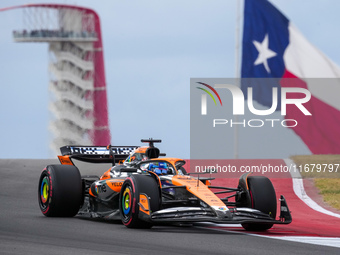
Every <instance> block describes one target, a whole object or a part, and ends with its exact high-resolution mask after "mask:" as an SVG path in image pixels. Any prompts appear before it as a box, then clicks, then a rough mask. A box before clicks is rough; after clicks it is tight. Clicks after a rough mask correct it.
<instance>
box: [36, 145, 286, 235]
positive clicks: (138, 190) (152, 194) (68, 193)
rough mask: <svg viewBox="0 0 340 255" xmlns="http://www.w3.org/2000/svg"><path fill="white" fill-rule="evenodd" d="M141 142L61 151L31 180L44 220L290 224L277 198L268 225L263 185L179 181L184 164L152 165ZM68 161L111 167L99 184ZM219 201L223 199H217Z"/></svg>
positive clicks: (154, 156)
mask: <svg viewBox="0 0 340 255" xmlns="http://www.w3.org/2000/svg"><path fill="white" fill-rule="evenodd" d="M142 142H146V143H149V145H148V146H145V147H136V146H107V147H104V146H90V147H88V146H64V147H61V154H62V155H61V156H58V158H59V161H60V163H61V164H60V165H48V166H47V167H46V168H45V169H44V170H43V171H42V173H41V176H40V178H39V186H38V201H39V206H40V209H41V212H42V213H43V214H44V215H45V216H48V217H73V216H75V215H82V216H85V217H96V218H97V217H98V218H105V219H121V221H122V222H123V224H124V225H125V226H127V227H130V228H149V227H151V226H153V225H160V224H183V223H195V222H213V223H228V224H232V223H238V224H242V226H243V227H244V228H245V229H246V230H266V229H269V228H271V227H272V226H273V224H289V223H290V222H291V221H292V217H291V214H290V211H289V209H288V205H287V203H286V200H285V198H284V197H283V196H282V195H281V197H280V199H279V201H280V206H279V208H280V215H279V216H278V217H276V214H277V198H276V194H275V190H274V188H273V185H272V183H271V181H270V180H269V179H268V178H266V177H264V176H252V175H249V174H244V175H242V176H241V177H240V179H239V183H238V186H237V187H234V188H228V187H220V186H213V185H211V182H212V180H213V178H212V177H205V176H202V175H201V176H195V175H193V174H190V173H187V172H186V170H185V163H186V162H185V161H184V160H182V159H178V158H169V157H160V156H161V155H162V154H161V153H160V151H159V149H158V148H157V147H155V146H154V143H156V142H160V140H152V139H148V140H142ZM163 156H164V155H163ZM74 160H81V161H85V162H89V163H112V167H111V168H110V169H109V170H107V171H106V172H104V174H103V175H102V176H101V177H99V176H81V175H80V172H79V170H78V168H77V167H76V166H75V165H74V162H73V161H74ZM97 166H98V165H96V167H97ZM224 193H225V194H227V195H228V196H227V197H224V198H221V197H220V196H221V195H222V194H224Z"/></svg>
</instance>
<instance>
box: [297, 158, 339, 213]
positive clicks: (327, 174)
mask: <svg viewBox="0 0 340 255" xmlns="http://www.w3.org/2000/svg"><path fill="white" fill-rule="evenodd" d="M291 159H292V160H293V161H294V162H295V164H296V165H297V166H301V171H300V173H301V175H302V177H303V178H312V179H313V181H314V184H315V186H316V187H317V188H318V190H319V194H320V195H322V197H323V200H324V201H325V202H326V203H327V204H329V205H330V206H332V207H333V208H335V209H337V210H340V155H302V156H292V157H291ZM322 164H326V165H322ZM337 164H339V167H338V169H337V171H336V168H337ZM331 165H332V166H331ZM332 167H333V171H330V170H331V169H332Z"/></svg>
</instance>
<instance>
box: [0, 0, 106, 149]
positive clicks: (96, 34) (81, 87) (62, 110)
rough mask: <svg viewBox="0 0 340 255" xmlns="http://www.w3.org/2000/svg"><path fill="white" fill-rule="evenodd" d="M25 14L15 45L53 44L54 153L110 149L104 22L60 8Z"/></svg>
mask: <svg viewBox="0 0 340 255" xmlns="http://www.w3.org/2000/svg"><path fill="white" fill-rule="evenodd" d="M16 8H22V9H23V20H24V24H23V25H24V29H23V30H15V31H13V38H14V40H15V41H16V42H47V43H48V44H49V53H50V54H49V55H50V64H49V70H50V72H51V80H50V84H49V90H50V91H51V92H52V94H53V97H54V99H53V101H52V102H51V103H50V106H49V109H50V111H51V112H52V113H53V115H54V117H55V118H54V119H53V120H52V121H51V123H50V125H49V127H50V130H51V131H52V133H53V134H54V136H55V138H54V140H53V141H52V142H51V146H50V147H51V148H52V149H53V150H54V151H59V147H61V146H63V145H76V144H78V145H79V144H82V145H108V144H110V140H111V135H110V129H109V121H108V109H107V93H106V82H105V70H104V58H103V44H102V36H101V29H100V21H99V16H98V15H97V13H96V12H95V11H93V10H91V9H88V8H83V7H79V6H72V5H60V4H28V5H21V6H14V7H9V8H4V9H0V11H6V10H10V9H16Z"/></svg>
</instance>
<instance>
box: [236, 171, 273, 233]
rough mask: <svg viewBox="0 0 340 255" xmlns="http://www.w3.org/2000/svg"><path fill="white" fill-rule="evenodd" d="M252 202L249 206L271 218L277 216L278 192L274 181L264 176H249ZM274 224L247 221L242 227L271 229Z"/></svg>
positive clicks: (257, 229) (254, 229) (258, 229)
mask: <svg viewBox="0 0 340 255" xmlns="http://www.w3.org/2000/svg"><path fill="white" fill-rule="evenodd" d="M247 183H248V187H249V195H250V204H249V207H251V208H253V209H257V210H259V211H261V212H263V213H265V214H268V215H270V217H271V218H273V219H275V217H276V206H277V205H276V193H275V189H274V187H273V184H272V182H271V181H270V180H269V179H268V178H267V177H264V176H248V178H247ZM272 226H273V224H271V223H270V224H267V223H266V224H259V223H247V224H242V227H243V228H244V229H246V230H249V231H264V230H267V229H270V228H271V227H272Z"/></svg>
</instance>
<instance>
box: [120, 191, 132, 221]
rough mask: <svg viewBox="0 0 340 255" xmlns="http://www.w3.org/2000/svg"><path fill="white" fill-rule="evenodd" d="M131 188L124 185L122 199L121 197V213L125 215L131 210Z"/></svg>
mask: <svg viewBox="0 0 340 255" xmlns="http://www.w3.org/2000/svg"><path fill="white" fill-rule="evenodd" d="M131 200H132V199H131V189H130V187H129V186H128V187H126V189H125V190H124V193H123V199H122V208H123V213H124V215H125V216H127V215H128V214H129V213H130V211H131Z"/></svg>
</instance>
